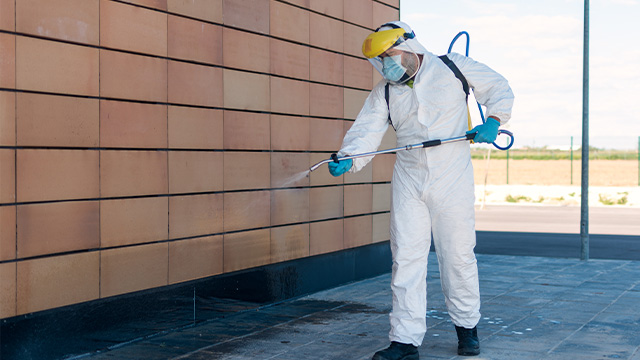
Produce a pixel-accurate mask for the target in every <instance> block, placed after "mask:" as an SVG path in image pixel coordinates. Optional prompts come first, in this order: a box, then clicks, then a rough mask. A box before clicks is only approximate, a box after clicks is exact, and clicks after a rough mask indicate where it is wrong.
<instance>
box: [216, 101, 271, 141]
mask: <svg viewBox="0 0 640 360" xmlns="http://www.w3.org/2000/svg"><path fill="white" fill-rule="evenodd" d="M224 148H225V149H237V150H269V149H270V148H271V137H270V121H269V115H268V114H258V113H251V112H241V111H229V110H225V111H224Z"/></svg>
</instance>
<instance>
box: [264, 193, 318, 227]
mask: <svg viewBox="0 0 640 360" xmlns="http://www.w3.org/2000/svg"><path fill="white" fill-rule="evenodd" d="M306 221H309V189H286V190H272V191H271V225H272V226H274V225H284V224H293V223H299V222H306Z"/></svg>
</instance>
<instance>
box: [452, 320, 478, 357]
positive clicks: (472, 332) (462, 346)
mask: <svg viewBox="0 0 640 360" xmlns="http://www.w3.org/2000/svg"><path fill="white" fill-rule="evenodd" d="M456 333H458V355H463V356H474V355H479V354H480V340H478V329H477V327H475V326H474V327H473V329H465V328H463V327H459V326H456Z"/></svg>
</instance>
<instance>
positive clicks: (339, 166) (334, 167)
mask: <svg viewBox="0 0 640 360" xmlns="http://www.w3.org/2000/svg"><path fill="white" fill-rule="evenodd" d="M351 165H353V160H351V159H347V160H340V161H339V162H330V163H329V172H330V173H331V175H333V176H340V175H342V174H344V173H346V172H347V171H349V169H351Z"/></svg>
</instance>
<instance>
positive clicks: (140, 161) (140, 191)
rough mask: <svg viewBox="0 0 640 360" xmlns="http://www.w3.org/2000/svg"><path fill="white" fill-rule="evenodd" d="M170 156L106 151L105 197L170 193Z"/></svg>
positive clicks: (102, 180)
mask: <svg viewBox="0 0 640 360" xmlns="http://www.w3.org/2000/svg"><path fill="white" fill-rule="evenodd" d="M167 190H168V183H167V153H166V152H160V151H124V150H105V151H101V152H100V194H101V196H102V197H114V196H133V195H158V194H166V193H167Z"/></svg>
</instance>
